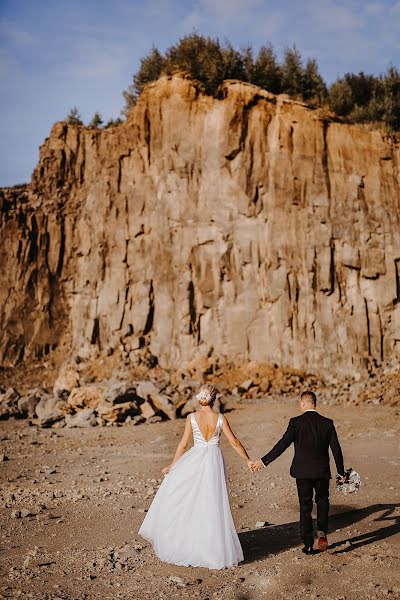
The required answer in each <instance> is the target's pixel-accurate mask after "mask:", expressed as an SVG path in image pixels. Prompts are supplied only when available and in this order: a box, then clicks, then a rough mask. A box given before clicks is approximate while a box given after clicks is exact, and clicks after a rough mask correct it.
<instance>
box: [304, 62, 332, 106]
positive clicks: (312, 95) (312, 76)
mask: <svg viewBox="0 0 400 600" xmlns="http://www.w3.org/2000/svg"><path fill="white" fill-rule="evenodd" d="M302 96H303V98H304V100H315V101H317V102H320V103H321V102H323V101H324V99H325V98H326V96H327V89H326V84H325V81H324V80H323V78H322V77H321V75H320V73H319V70H318V64H317V61H316V60H315V58H309V59H308V61H307V63H306V67H305V69H304V78H303V90H302Z"/></svg>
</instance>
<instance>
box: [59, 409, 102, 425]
mask: <svg viewBox="0 0 400 600" xmlns="http://www.w3.org/2000/svg"><path fill="white" fill-rule="evenodd" d="M95 425H97V420H96V415H95V411H94V408H84V409H83V410H80V411H79V412H77V413H75V414H74V415H65V426H66V427H94V426H95Z"/></svg>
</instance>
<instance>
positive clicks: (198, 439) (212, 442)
mask: <svg viewBox="0 0 400 600" xmlns="http://www.w3.org/2000/svg"><path fill="white" fill-rule="evenodd" d="M190 420H191V423H192V430H193V442H194V445H195V446H197V445H202V446H219V440H220V437H221V431H222V414H219V415H218V419H217V425H216V427H215V431H214V433H213V435H212V436H211V438H210V439H209V440H208V441H207V440H206V439H205V437H204V436H203V434H202V433H201V430H200V427H199V426H198V424H197V421H196V417H195V416H194V414H193V413H192V414H191V415H190Z"/></svg>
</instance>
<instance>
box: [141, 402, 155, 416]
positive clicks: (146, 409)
mask: <svg viewBox="0 0 400 600" xmlns="http://www.w3.org/2000/svg"><path fill="white" fill-rule="evenodd" d="M140 412H141V414H142V417H144V418H145V419H150V418H151V417H154V415H155V414H156V413H155V410H154V408H153V407H152V405H151V404H150V402H147V401H146V402H143V404H141V406H140Z"/></svg>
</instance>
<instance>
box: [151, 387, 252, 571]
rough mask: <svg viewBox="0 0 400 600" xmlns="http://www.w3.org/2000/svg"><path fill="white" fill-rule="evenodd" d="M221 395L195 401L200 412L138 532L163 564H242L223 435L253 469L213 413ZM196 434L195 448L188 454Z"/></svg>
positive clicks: (211, 391)
mask: <svg viewBox="0 0 400 600" xmlns="http://www.w3.org/2000/svg"><path fill="white" fill-rule="evenodd" d="M216 395H217V389H216V388H215V387H214V386H212V385H210V384H207V385H204V386H203V387H202V388H201V389H200V392H199V393H198V394H197V396H196V398H197V399H198V401H199V403H200V407H199V410H198V411H196V412H195V413H192V414H190V415H188V416H187V419H186V425H185V431H184V432H183V436H182V439H181V441H180V442H179V444H178V447H177V449H176V452H175V456H174V459H173V461H172V463H171V464H170V465H168V466H167V467H165V468H164V469H163V470H162V472H163V474H164V475H165V477H164V479H163V481H162V483H161V485H160V487H159V490H158V492H157V494H156V495H155V497H154V499H153V502H152V503H151V505H150V508H149V510H148V512H147V515H146V517H145V519H144V521H143V523H142V525H141V527H140V529H139V534H140V535H141V536H142V537H144V538H145V539H147V540H148V541H149V542H151V544H152V545H153V546H154V550H155V553H156V554H157V556H158V557H159V558H160V559H161V560H162V561H164V562H167V563H173V564H176V565H182V566H193V567H208V568H209V569H222V568H224V567H231V566H234V565H235V566H236V565H237V564H238V563H239V562H241V561H242V560H243V551H242V547H241V545H240V541H239V537H238V535H237V533H236V530H235V526H234V523H233V519H232V514H231V509H230V506H229V498H228V490H227V480H226V470H225V463H224V458H223V456H222V452H221V450H220V447H219V441H220V437H221V433H222V432H223V433H224V434H225V435H226V437H227V438H228V440H229V442H230V444H231V446H232V447H233V448H234V449H235V450H236V452H237V453H238V454H239V456H240V457H241V458H243V460H245V461H246V462H247V465H248V467H249V469H250V470H251V467H252V466H253V464H254V463H253V461H252V460H250V458H249V456H248V454H247V452H246V450H245V449H244V447H243V445H242V444H241V442H240V441H239V440H238V439H237V437H236V436H235V435H234V433H233V432H232V429H231V428H230V425H229V423H228V420H227V419H226V417H225V416H224V415H222V414H218V413H216V412H215V411H214V410H213V408H212V407H213V404H214V401H215V398H216ZM192 434H193V443H194V445H193V446H192V448H190V450H188V451H186V448H187V445H188V443H189V441H190V438H191V435H192Z"/></svg>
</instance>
